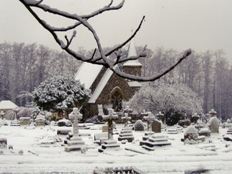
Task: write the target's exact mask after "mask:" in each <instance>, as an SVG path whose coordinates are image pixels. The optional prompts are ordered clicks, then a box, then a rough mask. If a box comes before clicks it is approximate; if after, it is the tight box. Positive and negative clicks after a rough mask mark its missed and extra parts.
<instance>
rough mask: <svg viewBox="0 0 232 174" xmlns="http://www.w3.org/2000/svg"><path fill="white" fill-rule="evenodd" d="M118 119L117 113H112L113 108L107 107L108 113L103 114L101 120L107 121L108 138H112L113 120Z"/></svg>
mask: <svg viewBox="0 0 232 174" xmlns="http://www.w3.org/2000/svg"><path fill="white" fill-rule="evenodd" d="M116 119H118V115H116V113H114V111H113V109H109V115H104V116H103V120H105V121H107V122H108V139H113V129H114V126H113V121H114V120H116Z"/></svg>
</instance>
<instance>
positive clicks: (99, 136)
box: [94, 132, 108, 145]
mask: <svg viewBox="0 0 232 174" xmlns="http://www.w3.org/2000/svg"><path fill="white" fill-rule="evenodd" d="M105 140H108V134H107V133H106V132H104V133H95V134H94V143H97V144H99V145H101V144H102V143H103V142H104V141H105Z"/></svg>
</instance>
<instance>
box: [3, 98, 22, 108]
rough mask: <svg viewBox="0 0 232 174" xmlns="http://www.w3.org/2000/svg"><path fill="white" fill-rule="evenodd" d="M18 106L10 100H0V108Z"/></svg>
mask: <svg viewBox="0 0 232 174" xmlns="http://www.w3.org/2000/svg"><path fill="white" fill-rule="evenodd" d="M17 107H18V106H17V105H16V104H14V103H13V102H12V101H10V100H2V101H1V102H0V109H15V108H17Z"/></svg>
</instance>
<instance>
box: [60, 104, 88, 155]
mask: <svg viewBox="0 0 232 174" xmlns="http://www.w3.org/2000/svg"><path fill="white" fill-rule="evenodd" d="M69 118H70V119H73V137H72V138H70V140H68V141H67V146H66V147H65V151H66V152H69V151H78V150H82V149H83V148H84V147H85V143H84V141H83V140H82V139H81V137H80V136H79V127H78V120H80V119H81V118H82V114H81V113H80V112H79V110H78V108H73V111H72V112H71V113H70V114H69Z"/></svg>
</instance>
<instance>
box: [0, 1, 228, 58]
mask: <svg viewBox="0 0 232 174" xmlns="http://www.w3.org/2000/svg"><path fill="white" fill-rule="evenodd" d="M44 2H48V3H50V4H51V5H52V6H54V7H57V8H62V9H64V10H70V11H71V12H78V13H79V12H80V13H81V14H85V13H88V12H90V11H92V10H94V9H95V10H96V9H97V8H98V7H101V6H104V4H106V3H107V2H109V1H106V0H47V1H46V0H44ZM116 2H119V1H116ZM231 8H232V0H126V2H125V5H124V7H123V8H122V9H120V10H119V11H114V12H112V13H109V12H108V13H105V14H103V15H100V16H98V17H97V18H96V19H94V20H91V24H93V26H94V27H95V29H96V30H97V33H98V34H99V36H100V37H101V41H102V43H103V46H113V45H115V44H117V43H120V42H122V41H123V40H124V39H126V38H127V37H128V36H129V35H130V34H131V31H132V30H133V29H135V28H136V27H137V25H138V23H139V22H140V20H141V18H142V16H143V15H145V16H146V21H145V23H144V25H143V27H142V29H141V31H140V32H139V33H138V35H137V36H136V38H135V41H134V42H135V45H137V46H139V45H141V46H142V45H145V44H147V45H148V48H150V49H154V48H156V47H164V48H173V49H177V50H184V49H187V48H192V49H195V50H197V51H205V50H216V49H223V50H224V51H225V53H226V54H227V57H231V59H232V18H231V17H232V10H231ZM0 12H1V15H0V42H4V41H7V42H25V43H33V42H37V43H39V44H43V45H46V46H48V47H51V48H54V49H58V46H57V45H56V43H55V41H54V40H53V39H52V37H51V36H50V35H49V33H48V32H47V31H45V30H44V29H43V28H42V27H41V26H40V25H39V24H38V23H37V22H36V20H35V19H34V18H33V17H32V16H31V14H30V13H29V12H28V11H27V9H26V8H25V7H24V6H23V5H22V4H21V3H20V2H19V1H18V0H0ZM43 16H44V15H43ZM48 20H49V21H51V22H52V23H53V24H58V25H64V24H65V22H62V20H57V19H56V18H49V19H48ZM78 31H79V34H78V35H77V37H78V42H77V43H76V44H77V48H78V47H84V48H86V49H91V48H93V47H95V45H94V42H93V39H92V37H91V35H89V33H88V32H87V31H84V30H83V29H81V30H78Z"/></svg>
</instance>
